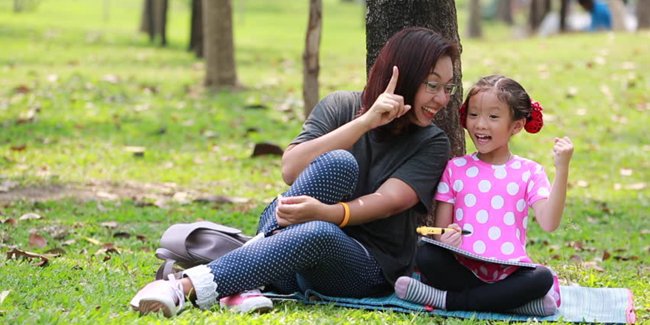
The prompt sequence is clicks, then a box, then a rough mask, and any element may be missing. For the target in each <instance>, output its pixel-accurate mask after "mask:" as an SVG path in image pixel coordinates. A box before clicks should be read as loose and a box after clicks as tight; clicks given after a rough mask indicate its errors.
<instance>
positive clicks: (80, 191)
mask: <svg viewBox="0 0 650 325" xmlns="http://www.w3.org/2000/svg"><path fill="white" fill-rule="evenodd" d="M64 199H74V200H79V201H90V200H125V199H132V200H134V201H136V202H142V203H147V204H153V205H164V203H165V202H168V201H170V200H173V201H175V202H179V203H189V202H192V201H203V202H215V203H245V202H247V201H248V200H247V199H243V198H233V197H225V196H215V195H210V194H207V193H202V192H199V191H194V190H188V189H183V188H180V187H179V186H177V185H176V184H173V183H165V184H149V183H135V182H127V183H112V182H101V181H99V182H89V183H85V184H47V185H39V186H27V187H19V186H18V185H17V184H16V183H10V182H4V183H2V184H0V203H10V202H15V201H30V202H42V201H53V200H64Z"/></svg>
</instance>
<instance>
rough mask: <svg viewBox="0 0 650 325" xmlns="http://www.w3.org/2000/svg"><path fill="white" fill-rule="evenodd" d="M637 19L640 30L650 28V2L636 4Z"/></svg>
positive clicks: (640, 1) (640, 0)
mask: <svg viewBox="0 0 650 325" xmlns="http://www.w3.org/2000/svg"><path fill="white" fill-rule="evenodd" d="M636 19H637V21H638V23H639V24H638V27H637V28H638V29H647V28H650V1H642V0H639V1H637V2H636Z"/></svg>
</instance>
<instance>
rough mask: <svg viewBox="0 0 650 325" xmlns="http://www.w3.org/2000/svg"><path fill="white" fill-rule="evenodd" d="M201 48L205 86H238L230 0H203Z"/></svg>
mask: <svg viewBox="0 0 650 325" xmlns="http://www.w3.org/2000/svg"><path fill="white" fill-rule="evenodd" d="M203 51H204V53H203V54H204V55H205V68H206V73H205V81H204V84H205V86H206V87H208V88H217V89H219V88H233V87H237V86H239V82H238V80H237V72H236V69H235V45H234V41H233V32H232V3H231V1H230V0H203Z"/></svg>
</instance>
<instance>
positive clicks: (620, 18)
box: [607, 0, 648, 31]
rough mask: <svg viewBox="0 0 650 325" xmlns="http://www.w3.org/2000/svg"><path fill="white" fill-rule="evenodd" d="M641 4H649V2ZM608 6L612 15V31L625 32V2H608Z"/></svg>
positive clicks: (610, 0)
mask: <svg viewBox="0 0 650 325" xmlns="http://www.w3.org/2000/svg"><path fill="white" fill-rule="evenodd" d="M639 2H648V0H646V1H639ZM607 6H608V7H609V11H610V12H611V13H612V30H614V31H625V30H626V28H625V4H624V3H623V0H608V1H607Z"/></svg>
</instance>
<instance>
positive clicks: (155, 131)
mask: <svg viewBox="0 0 650 325" xmlns="http://www.w3.org/2000/svg"><path fill="white" fill-rule="evenodd" d="M171 3H172V10H171V11H170V14H169V26H168V41H169V46H168V47H167V48H161V47H159V46H158V45H157V44H150V43H149V41H148V39H147V37H146V36H145V35H143V34H141V33H138V32H137V28H138V25H139V19H140V11H141V9H142V8H141V5H142V2H141V1H127V0H107V1H74V0H61V1H46V0H43V1H40V2H39V5H38V6H37V7H36V9H35V10H31V11H26V12H22V13H18V14H15V13H13V12H12V7H11V1H0V44H1V46H0V47H1V49H0V121H1V123H2V125H1V130H2V131H1V132H0V152H1V153H2V156H1V157H0V189H2V191H0V198H1V197H4V195H11V194H12V193H13V192H12V190H15V191H18V190H21V189H25V188H26V189H31V188H32V186H33V187H34V188H36V189H40V190H41V192H39V193H38V194H43V193H44V194H47V195H50V196H54V195H55V194H57V192H65V191H69V192H71V193H77V192H74V191H78V193H81V194H84V193H86V194H87V192H83V190H86V191H90V192H92V193H91V194H92V195H94V196H93V198H88V197H86V196H83V197H82V196H81V194H80V195H79V199H80V200H72V199H64V200H55V201H45V202H40V201H39V200H36V199H38V196H36V194H35V193H31V192H25V193H26V194H25V196H24V197H25V198H26V200H18V201H9V200H7V201H0V202H1V203H2V205H0V220H1V221H3V223H0V247H2V248H3V252H4V251H6V250H8V248H9V247H12V246H16V247H18V248H21V249H24V250H28V251H35V252H38V253H45V252H46V251H48V250H52V249H57V250H58V249H61V250H63V251H64V253H62V255H61V256H60V257H56V258H52V259H50V261H49V264H48V266H47V267H37V266H35V265H34V264H35V263H34V261H29V260H8V259H6V258H0V268H1V269H2V277H0V293H1V292H3V291H5V290H9V291H10V292H9V294H8V296H7V298H6V299H5V300H4V301H3V302H2V304H0V318H1V319H2V320H3V322H7V323H12V324H13V323H16V324H18V323H25V324H33V323H48V324H49V323H65V324H69V323H72V324H74V323H80V324H85V323H89V322H97V323H101V324H103V323H129V324H130V323H156V322H163V321H164V320H163V318H160V317H156V316H147V317H139V316H138V315H137V314H136V313H133V312H131V311H130V310H129V308H128V306H127V303H128V301H129V299H130V298H131V296H132V294H133V293H134V292H135V290H137V288H139V287H140V286H142V285H143V284H144V283H146V282H148V281H150V280H151V279H152V277H153V274H154V273H155V270H156V268H157V265H158V262H159V260H157V259H156V258H155V256H154V255H153V251H154V250H155V248H156V247H157V245H158V239H159V237H160V234H161V233H162V232H163V231H164V230H165V229H166V228H167V227H168V226H169V225H170V224H172V223H178V222H191V221H195V220H212V221H215V222H220V223H224V224H228V225H231V226H234V227H237V228H240V229H242V230H244V232H246V233H248V234H252V233H253V232H254V231H255V229H256V226H257V216H258V215H259V213H261V211H262V209H263V208H264V206H265V205H266V203H267V202H268V201H269V200H270V199H272V198H273V197H274V196H275V195H277V193H279V192H281V191H283V190H284V189H285V188H286V186H285V185H284V183H283V182H282V180H281V177H280V159H279V157H277V156H263V157H255V158H253V157H251V155H252V152H253V147H254V145H255V144H256V143H260V142H269V143H272V144H275V145H278V146H279V147H285V146H286V145H287V144H288V143H289V141H291V139H293V137H294V136H295V135H296V134H297V133H298V132H299V130H300V127H301V122H302V88H301V84H302V49H303V46H304V45H303V43H304V29H305V27H306V23H307V17H306V15H307V6H308V3H307V2H306V1H263V0H250V1H234V6H235V7H234V17H233V18H234V25H233V26H234V31H235V46H236V53H235V54H236V61H237V73H238V77H239V79H240V81H241V83H242V84H243V85H244V86H245V90H242V91H239V92H233V93H228V92H219V93H212V94H211V93H206V92H205V90H204V89H203V87H202V86H201V84H202V81H203V80H202V79H203V73H204V66H203V63H202V62H201V60H198V59H196V58H195V57H194V56H193V54H192V53H189V52H187V50H186V47H187V39H188V37H189V10H188V7H187V6H186V4H187V2H185V1H179V2H175V1H171ZM104 4H108V7H104V6H103V5H104ZM458 6H459V26H460V29H461V31H460V32H459V34H460V35H461V39H462V47H463V53H462V68H463V88H464V89H465V90H466V89H468V88H469V87H470V86H471V85H472V83H473V82H475V81H476V80H477V79H478V78H479V77H480V76H483V75H486V74H493V73H500V74H505V75H508V76H511V77H513V78H515V79H517V80H518V81H520V82H521V83H522V84H523V85H524V87H525V88H526V89H527V90H528V91H529V93H530V94H531V95H532V96H533V98H535V99H536V100H538V101H540V102H541V103H542V105H543V106H544V114H545V127H544V129H543V130H542V131H541V132H540V133H539V134H536V135H530V134H520V135H517V136H516V137H515V138H513V140H512V146H513V151H514V152H515V153H516V154H518V155H521V156H525V157H528V158H531V159H534V160H536V161H539V162H540V163H542V164H543V165H544V166H545V167H546V169H547V171H548V172H549V174H550V176H551V177H552V176H553V168H552V166H553V161H552V154H551V149H552V143H553V138H554V137H556V136H563V135H568V136H570V137H571V138H572V139H573V142H574V144H575V148H576V149H575V153H574V158H573V160H572V163H571V175H570V179H569V183H570V190H569V193H568V199H567V209H566V213H565V217H564V220H563V223H562V226H561V229H559V230H558V231H556V232H554V233H545V232H543V231H542V230H541V229H539V227H537V226H532V227H531V229H530V233H529V239H530V243H529V246H528V250H529V252H530V254H531V256H533V257H535V258H536V259H537V260H538V261H539V262H541V263H544V264H548V265H550V266H552V267H553V268H554V269H555V270H556V271H557V272H558V273H559V275H560V278H561V280H562V282H563V283H564V284H578V285H582V286H606V287H627V288H630V289H631V290H632V291H633V292H634V294H635V302H636V306H637V309H638V312H637V316H638V317H639V319H640V321H641V322H648V321H650V316H649V313H648V310H650V285H649V284H648V281H647V279H648V278H650V268H649V267H648V265H650V258H649V257H648V253H650V251H649V249H650V247H649V245H650V243H649V242H648V240H647V237H648V234H649V233H650V221H648V220H649V219H648V218H647V217H648V216H647V214H648V211H650V189H649V188H648V185H649V184H648V183H649V180H650V159H648V157H649V156H650V142H649V141H648V137H647V134H646V129H647V126H648V123H649V122H650V119H649V117H648V114H649V111H650V95H648V89H650V75H649V74H648V71H650V56H648V55H647V48H648V47H647V44H650V33H648V31H643V32H637V33H629V34H628V33H625V34H614V33H602V34H567V35H559V36H553V37H548V38H529V39H518V38H515V37H513V33H512V31H511V30H510V29H508V28H507V27H506V26H505V25H502V24H499V23H496V22H490V23H486V24H485V25H484V32H485V33H486V37H485V38H484V39H482V40H470V39H465V37H464V28H465V23H466V19H467V17H466V16H465V12H464V9H462V8H464V6H465V1H458ZM461 6H462V7H461ZM363 12H364V9H363V8H362V7H361V6H360V5H359V4H358V3H357V2H356V1H352V2H343V1H339V0H326V1H324V16H323V17H324V21H323V23H324V30H323V39H322V43H321V52H320V55H321V62H320V64H321V71H320V82H321V84H320V87H321V96H324V95H325V94H326V93H328V92H330V91H332V90H338V89H348V90H361V89H362V87H363V85H364V81H365V29H364V24H363V23H364V22H363ZM129 147H141V148H143V150H144V153H143V154H140V155H136V154H134V153H133V152H132V151H129ZM467 150H468V151H473V146H472V144H471V142H469V141H468V149H467ZM129 186H131V187H133V188H130V187H129ZM45 189H47V190H49V192H47V193H45V192H46V191H45ZM120 191H121V192H120ZM30 193H31V194H30ZM188 193H189V194H188ZM196 193H198V194H196ZM118 194H119V195H118ZM194 194H196V195H199V194H200V195H201V196H202V198H203V199H204V200H203V201H200V202H194V201H192V200H190V201H189V202H186V201H184V200H183V198H184V195H194ZM30 195H32V196H30ZM84 195H85V194H84ZM209 196H212V197H216V196H221V199H223V198H229V199H233V198H236V199H241V201H237V202H238V203H223V202H221V201H219V200H215V199H212V200H208V199H206V197H209ZM96 197H102V198H104V199H106V200H102V201H98V200H96V199H95V198H96ZM82 198H83V200H82ZM30 199H34V202H32V201H31V200H30ZM30 212H31V213H36V214H38V215H40V216H41V217H42V218H41V219H37V220H20V217H21V216H23V215H24V214H26V213H30ZM9 219H12V220H14V221H17V223H16V225H12V224H11V222H4V221H7V220H9ZM106 222H115V223H116V226H115V227H113V228H111V227H108V226H106V224H105V223H106ZM32 232H35V233H37V234H39V235H41V236H43V238H44V239H45V240H46V241H47V243H46V245H45V246H44V247H35V246H30V241H29V235H30V233H32ZM89 239H91V240H89ZM94 242H99V243H101V244H112V245H114V247H115V248H116V249H117V251H119V253H117V254H111V253H106V252H105V251H102V246H101V245H97V244H95V243H94ZM3 255H4V254H3ZM44 298H47V299H44ZM443 321H444V322H446V323H449V324H471V323H475V322H473V321H471V320H458V319H442V318H439V317H438V318H436V317H434V318H432V317H430V316H428V315H415V314H401V313H391V312H369V311H363V310H353V309H345V308H337V307H333V306H319V307H316V308H315V307H313V306H304V305H300V304H296V303H291V302H286V303H280V304H278V305H277V307H276V308H275V310H274V311H273V312H272V313H270V314H266V315H234V314H232V313H229V312H227V311H222V310H219V309H218V308H214V310H212V311H208V312H202V311H200V310H198V309H197V308H190V310H188V311H187V312H186V313H183V314H182V315H181V316H180V317H179V318H178V319H177V322H179V323H206V324H207V323H224V322H246V323H260V324H261V323H294V322H300V323H357V324H366V323H408V324H411V323H429V322H443Z"/></svg>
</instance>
